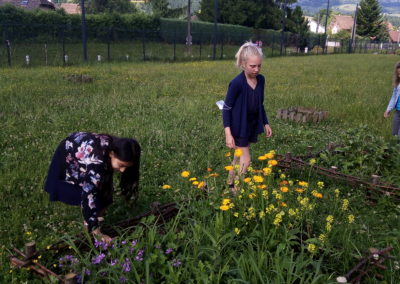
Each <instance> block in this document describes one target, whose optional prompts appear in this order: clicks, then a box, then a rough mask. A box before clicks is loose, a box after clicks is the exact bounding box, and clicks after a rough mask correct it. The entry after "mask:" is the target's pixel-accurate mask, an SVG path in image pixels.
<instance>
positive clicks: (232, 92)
mask: <svg viewBox="0 0 400 284" xmlns="http://www.w3.org/2000/svg"><path fill="white" fill-rule="evenodd" d="M239 92H240V87H239V85H238V84H237V83H235V82H234V81H232V82H230V83H229V87H228V92H227V94H226V97H225V101H224V108H223V109H222V120H223V122H224V128H225V127H230V126H231V119H232V108H233V106H234V105H235V102H236V99H237V97H238V94H239Z"/></svg>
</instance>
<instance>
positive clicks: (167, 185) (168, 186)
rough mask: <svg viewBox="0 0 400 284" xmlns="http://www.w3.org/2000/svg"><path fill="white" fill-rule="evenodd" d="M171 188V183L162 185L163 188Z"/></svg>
mask: <svg viewBox="0 0 400 284" xmlns="http://www.w3.org/2000/svg"><path fill="white" fill-rule="evenodd" d="M170 188H171V186H170V185H169V184H164V185H163V186H162V189H170Z"/></svg>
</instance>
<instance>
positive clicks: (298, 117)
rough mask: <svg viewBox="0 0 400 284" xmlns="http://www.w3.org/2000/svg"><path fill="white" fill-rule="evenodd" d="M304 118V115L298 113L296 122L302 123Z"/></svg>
mask: <svg viewBox="0 0 400 284" xmlns="http://www.w3.org/2000/svg"><path fill="white" fill-rule="evenodd" d="M302 118H303V114H301V113H300V112H298V113H297V114H296V116H295V118H294V119H295V120H296V122H300V121H301V120H302Z"/></svg>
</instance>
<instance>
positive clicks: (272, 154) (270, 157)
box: [264, 151, 275, 159]
mask: <svg viewBox="0 0 400 284" xmlns="http://www.w3.org/2000/svg"><path fill="white" fill-rule="evenodd" d="M274 154H275V152H274V151H271V152H269V153H267V154H265V155H264V157H265V158H267V159H273V158H274Z"/></svg>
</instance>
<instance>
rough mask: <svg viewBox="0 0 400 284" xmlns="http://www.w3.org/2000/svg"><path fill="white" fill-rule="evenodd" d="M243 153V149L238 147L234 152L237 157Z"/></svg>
mask: <svg viewBox="0 0 400 284" xmlns="http://www.w3.org/2000/svg"><path fill="white" fill-rule="evenodd" d="M242 154H243V151H242V149H239V148H238V149H236V150H235V153H234V154H233V155H234V156H235V157H240V156H242Z"/></svg>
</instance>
